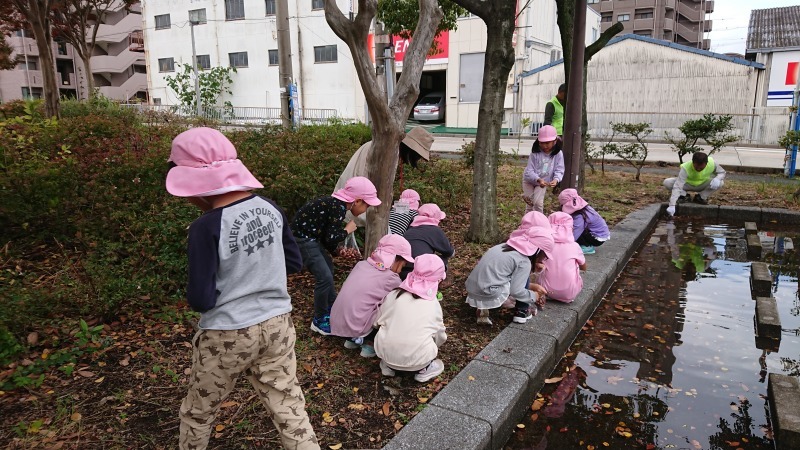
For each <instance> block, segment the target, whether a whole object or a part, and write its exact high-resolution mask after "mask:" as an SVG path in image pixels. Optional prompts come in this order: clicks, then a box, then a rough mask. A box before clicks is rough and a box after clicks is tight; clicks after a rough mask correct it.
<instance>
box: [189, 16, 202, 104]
mask: <svg viewBox="0 0 800 450" xmlns="http://www.w3.org/2000/svg"><path fill="white" fill-rule="evenodd" d="M195 25H197V21H195V20H190V21H189V28H190V29H191V30H192V69H193V70H194V102H195V106H197V116H198V117H200V116H202V115H203V109H202V106H201V105H200V74H199V73H198V71H197V50H196V48H195V45H194V26H195Z"/></svg>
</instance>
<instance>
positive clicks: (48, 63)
mask: <svg viewBox="0 0 800 450" xmlns="http://www.w3.org/2000/svg"><path fill="white" fill-rule="evenodd" d="M24 3H25V5H26V6H27V7H28V10H27V11H24V15H25V17H26V18H27V19H28V21H29V22H30V26H31V30H33V36H34V38H35V39H36V48H38V49H39V64H40V67H41V71H42V78H43V79H44V107H45V114H46V115H47V117H56V118H57V117H59V114H60V111H59V97H60V95H59V91H58V83H57V82H56V66H55V61H53V36H52V34H51V31H50V21H49V20H48V19H47V18H48V14H49V11H48V9H49V8H48V5H49V2H42V1H39V0H28V1H26V2H24ZM21 12H23V11H21Z"/></svg>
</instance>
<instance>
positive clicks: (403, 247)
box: [331, 234, 414, 358]
mask: <svg viewBox="0 0 800 450" xmlns="http://www.w3.org/2000/svg"><path fill="white" fill-rule="evenodd" d="M406 261H408V262H413V261H414V258H412V257H411V245H410V244H409V243H408V241H407V240H405V238H403V236H399V235H396V234H387V235H386V236H384V237H382V238H381V240H380V241H378V246H377V247H376V248H375V250H374V251H373V252H372V255H370V257H369V258H367V260H366V261H359V262H358V264H356V266H355V267H353V270H352V271H351V272H350V275H348V276H347V279H346V280H345V281H344V284H342V288H341V289H340V290H339V295H338V296H337V297H336V301H335V302H334V303H333V308H332V309H331V333H332V334H334V335H336V336H342V337H346V338H350V339H347V340H346V341H345V342H344V346H345V347H346V348H349V349H355V348H361V356H363V357H365V358H371V357H373V356H375V350H374V349H373V347H372V339H373V337H374V332H373V330H374V329H373V328H372V325H373V324H374V323H375V318H376V317H377V316H378V306H379V305H380V304H381V302H382V301H383V298H384V297H386V295H387V294H388V293H389V292H391V291H393V290H395V289H397V288H398V287H399V286H400V282H401V280H400V275H398V274H399V273H400V270H401V269H402V268H403V266H404V265H405V264H406Z"/></svg>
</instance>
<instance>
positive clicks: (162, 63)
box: [158, 58, 175, 72]
mask: <svg viewBox="0 0 800 450" xmlns="http://www.w3.org/2000/svg"><path fill="white" fill-rule="evenodd" d="M158 71H159V72H175V58H159V59H158Z"/></svg>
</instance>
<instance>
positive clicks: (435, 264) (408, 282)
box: [400, 253, 446, 300]
mask: <svg viewBox="0 0 800 450" xmlns="http://www.w3.org/2000/svg"><path fill="white" fill-rule="evenodd" d="M445 277H446V274H445V271H444V262H443V261H442V258H439V257H438V256H436V255H431V254H428V253H426V254H424V255H419V256H417V258H416V259H415V260H414V270H413V271H412V272H411V273H409V274H408V276H407V277H406V279H405V280H403V282H402V283H401V284H400V288H401V289H404V290H406V291H408V292H411V293H412V294H415V295H417V296H419V297H420V298H424V299H425V300H436V294H437V293H438V292H439V282H440V281H442V280H444V279H445Z"/></svg>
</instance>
